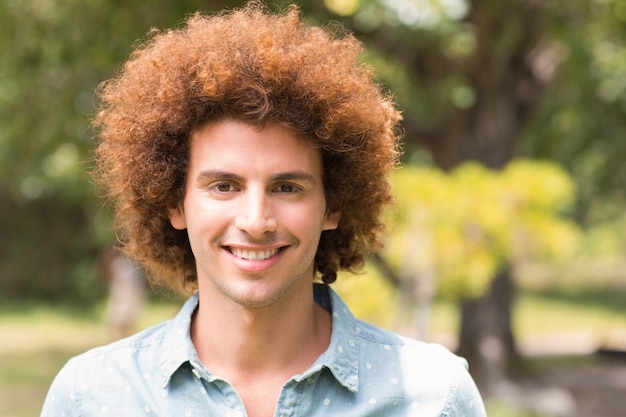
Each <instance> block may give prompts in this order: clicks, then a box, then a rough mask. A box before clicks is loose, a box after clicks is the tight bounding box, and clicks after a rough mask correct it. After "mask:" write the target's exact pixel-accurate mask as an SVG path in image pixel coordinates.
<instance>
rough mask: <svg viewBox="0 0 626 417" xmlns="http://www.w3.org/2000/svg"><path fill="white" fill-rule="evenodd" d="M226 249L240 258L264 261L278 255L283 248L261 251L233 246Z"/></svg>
mask: <svg viewBox="0 0 626 417" xmlns="http://www.w3.org/2000/svg"><path fill="white" fill-rule="evenodd" d="M225 249H226V250H227V251H229V252H230V253H232V254H233V255H235V256H236V257H237V258H240V259H245V260H249V261H264V260H266V259H269V258H271V257H272V256H274V255H276V254H277V253H278V252H280V251H281V249H282V248H276V249H267V250H259V251H255V250H248V249H239V248H231V247H226V248H225Z"/></svg>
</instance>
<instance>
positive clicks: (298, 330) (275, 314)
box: [191, 285, 331, 381]
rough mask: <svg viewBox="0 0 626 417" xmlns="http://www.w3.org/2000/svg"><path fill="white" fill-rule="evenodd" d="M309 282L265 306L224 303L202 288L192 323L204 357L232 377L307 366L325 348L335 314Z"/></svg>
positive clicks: (295, 370) (283, 372)
mask: <svg viewBox="0 0 626 417" xmlns="http://www.w3.org/2000/svg"><path fill="white" fill-rule="evenodd" d="M309 287H310V288H308V290H306V291H300V292H299V294H298V295H297V296H296V297H290V298H288V299H287V300H285V301H284V302H277V303H274V304H273V305H272V306H269V307H263V308H250V307H245V306H241V305H238V304H236V303H220V302H219V300H215V297H212V296H211V293H209V294H208V295H207V294H203V293H202V291H201V292H200V305H199V307H198V311H197V312H196V315H195V316H194V319H193V321H192V329H191V330H192V340H193V342H194V345H195V347H196V350H197V351H198V355H199V357H200V360H201V361H202V362H203V363H204V364H205V366H207V368H208V369H210V370H211V372H212V373H213V374H215V375H217V376H220V377H223V378H226V379H227V380H230V381H236V380H238V379H250V378H251V377H253V376H254V375H255V374H256V375H267V374H273V375H281V376H283V377H284V378H289V377H291V376H293V375H294V374H297V373H301V372H303V371H305V370H306V369H307V368H308V367H309V366H310V365H311V364H312V363H313V362H314V361H315V360H316V359H317V357H318V356H319V355H321V354H322V353H323V352H324V351H325V350H326V348H327V347H328V345H329V343H330V332H331V317H330V314H329V313H328V312H327V311H326V310H324V309H323V308H322V307H320V306H318V305H317V304H316V303H315V301H314V300H313V290H312V285H310V286H309Z"/></svg>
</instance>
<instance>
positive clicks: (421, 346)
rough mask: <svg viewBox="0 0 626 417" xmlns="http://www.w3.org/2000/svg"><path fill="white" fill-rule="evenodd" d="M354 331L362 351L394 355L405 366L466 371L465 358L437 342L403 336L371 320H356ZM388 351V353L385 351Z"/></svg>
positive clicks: (409, 367) (406, 367)
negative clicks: (370, 321) (369, 321)
mask: <svg viewBox="0 0 626 417" xmlns="http://www.w3.org/2000/svg"><path fill="white" fill-rule="evenodd" d="M355 324H356V334H357V337H358V338H359V341H360V345H361V348H362V349H363V353H364V354H367V353H377V354H382V355H383V356H393V357H395V358H397V360H398V361H399V362H400V363H401V364H402V365H403V366H404V367H405V369H412V368H416V369H419V368H425V367H428V368H432V367H433V366H436V367H439V368H445V369H458V370H459V371H466V370H467V368H468V366H467V361H466V360H465V359H463V358H461V357H460V356H457V355H455V354H454V353H452V352H451V351H450V350H448V349H447V348H445V347H444V346H441V345H439V344H436V343H427V342H423V341H419V340H415V339H413V338H410V337H406V336H402V335H399V334H397V333H394V332H391V331H389V330H385V329H381V328H379V327H376V326H374V325H372V324H370V323H367V322H364V321H361V320H356V319H355ZM384 352H388V354H386V355H385V354H384Z"/></svg>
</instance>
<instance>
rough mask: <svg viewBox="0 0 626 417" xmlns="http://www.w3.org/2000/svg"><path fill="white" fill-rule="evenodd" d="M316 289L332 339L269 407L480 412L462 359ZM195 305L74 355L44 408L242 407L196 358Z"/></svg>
mask: <svg viewBox="0 0 626 417" xmlns="http://www.w3.org/2000/svg"><path fill="white" fill-rule="evenodd" d="M315 293H316V300H317V302H318V303H319V304H320V305H322V306H323V307H324V308H326V309H328V310H331V311H332V315H333V321H332V336H331V342H330V346H329V347H328V350H327V351H326V352H325V353H323V354H322V355H321V356H320V357H319V358H318V359H317V361H316V362H315V363H314V364H313V365H312V366H311V367H310V368H309V369H308V370H307V371H306V372H304V373H302V374H300V375H294V376H293V377H292V378H291V379H290V380H289V381H287V382H286V383H285V384H284V385H283V388H282V391H281V393H280V397H279V399H278V402H277V404H276V410H275V414H274V415H275V416H281V417H282V416H308V417H316V416H325V417H327V416H329V415H330V416H350V417H361V416H381V417H390V416H394V417H396V416H419V417H435V416H437V417H444V416H445V417H452V416H456V417H461V416H463V417H479V416H485V415H486V414H485V410H484V406H483V403H482V400H481V398H480V395H479V393H478V390H477V389H476V386H475V384H474V382H473V380H472V378H471V377H470V375H469V374H468V372H467V363H466V361H465V360H463V359H462V358H459V357H458V356H455V355H453V354H452V353H450V352H449V351H448V350H446V349H444V348H443V347H440V346H438V345H433V344H427V343H423V342H418V341H415V340H412V339H408V338H404V337H401V336H398V335H396V334H393V333H390V332H387V331H384V330H381V329H379V328H376V327H374V326H372V325H370V324H367V323H365V322H362V321H360V320H357V319H355V318H354V316H353V315H352V314H351V313H350V311H349V310H348V308H347V307H346V305H345V304H344V303H343V301H342V300H341V299H340V298H339V296H337V294H335V293H334V292H333V291H332V290H330V288H328V287H327V286H321V285H316V286H315ZM197 306H198V296H197V295H195V296H193V297H191V298H190V299H189V300H188V301H187V302H186V303H185V305H184V306H183V308H182V309H181V311H180V312H179V314H178V315H177V316H176V317H175V318H174V319H172V320H169V321H166V322H164V323H161V324H159V325H156V326H154V327H152V328H150V329H147V330H145V331H143V332H141V333H139V334H137V335H135V336H132V337H130V338H127V339H124V340H121V341H118V342H115V343H112V344H110V345H107V346H103V347H99V348H96V349H92V350H90V351H88V352H86V353H84V354H82V355H80V356H77V357H75V358H73V359H71V360H70V361H69V362H68V363H67V364H66V365H65V367H64V368H63V369H62V370H61V371H60V372H59V374H58V375H57V377H56V378H55V380H54V382H53V383H52V386H51V388H50V391H49V392H48V396H47V398H46V401H45V403H44V406H43V411H42V413H41V416H42V417H63V416H67V417H69V416H71V417H78V416H81V417H94V416H99V417H101V416H107V415H109V416H115V417H122V416H133V417H138V416H147V417H149V416H164V417H175V416H181V417H191V416H211V417H212V416H216V417H217V416H219V417H235V416H238V417H243V416H245V415H246V411H245V409H244V406H243V403H242V402H241V400H240V398H239V396H238V395H237V392H235V390H234V389H233V387H232V386H231V385H230V384H229V383H228V381H225V380H224V379H221V378H219V377H217V376H215V375H213V374H212V373H211V371H210V370H209V369H207V368H205V367H204V366H203V365H202V363H201V362H200V360H199V359H198V355H197V353H196V350H195V348H194V346H193V344H192V342H191V338H190V333H189V329H190V324H191V316H192V314H193V312H194V311H195V310H196V308H197Z"/></svg>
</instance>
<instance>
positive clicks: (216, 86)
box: [42, 4, 485, 417]
mask: <svg viewBox="0 0 626 417" xmlns="http://www.w3.org/2000/svg"><path fill="white" fill-rule="evenodd" d="M361 51H362V46H361V44H360V43H359V42H358V41H357V40H356V39H354V38H353V37H351V36H345V37H338V36H335V35H333V34H331V33H330V32H328V31H326V30H323V29H320V28H316V27H310V26H307V25H305V24H304V23H303V22H302V21H301V20H300V17H299V13H298V10H297V9H296V8H295V7H292V8H290V9H289V10H288V11H287V12H286V13H284V14H270V13H268V12H267V11H265V10H264V9H263V8H262V7H260V6H258V5H256V4H252V5H248V6H246V7H244V8H242V9H240V10H236V11H232V12H227V13H222V14H218V15H214V16H211V17H207V16H202V15H195V16H193V17H191V18H190V19H188V21H187V22H186V25H185V26H184V27H182V28H180V29H177V30H173V31H169V32H164V33H157V34H153V35H152V37H151V38H150V39H149V41H148V42H147V43H145V44H143V45H141V46H140V47H139V48H138V49H137V50H136V51H135V52H134V54H133V55H132V56H131V58H130V60H129V61H128V62H127V63H126V65H125V66H124V69H123V71H122V72H121V73H120V74H119V76H118V77H116V78H115V79H113V80H111V81H109V82H107V83H105V84H104V85H103V87H102V88H101V90H100V98H101V103H102V104H101V109H100V112H99V114H98V115H97V117H96V125H97V126H98V127H99V128H100V143H99V147H98V149H97V155H96V156H97V162H98V171H97V174H98V178H99V180H100V181H101V182H102V183H103V184H104V185H105V186H106V187H107V189H108V190H109V194H110V196H111V197H112V199H113V200H114V201H115V202H116V222H117V225H118V228H119V230H120V239H121V240H122V243H123V246H124V249H125V251H126V253H128V254H129V255H130V256H132V257H133V258H134V259H136V260H138V261H139V262H141V263H142V264H143V265H144V266H145V267H146V268H147V270H149V271H150V272H151V277H152V279H153V280H154V281H155V282H160V283H165V284H167V285H168V286H169V287H171V288H174V289H180V290H183V291H188V292H189V293H191V294H193V295H192V296H191V298H190V299H189V300H188V301H187V303H186V304H185V305H184V307H183V308H182V310H181V311H180V313H179V314H178V315H177V316H176V318H174V319H172V320H170V321H167V322H165V323H162V324H160V325H157V326H155V327H153V328H151V329H148V330H146V331H144V332H141V333H139V334H137V335H135V336H132V337H130V338H127V339H124V340H121V341H119V342H116V343H113V344H111V345H108V346H104V347H101V348H97V349H94V350H92V351H90V352H87V353H85V354H83V355H80V356H78V357H76V358H74V359H72V360H70V361H69V362H68V364H67V365H66V366H65V367H64V368H63V369H62V370H61V372H60V373H59V375H58V376H57V378H56V379H55V381H54V383H53V384H52V387H51V389H50V392H49V394H48V397H47V399H46V402H45V404H44V408H43V413H42V416H46V417H52V416H54V417H57V416H96V415H98V416H100V415H103V414H109V415H115V416H150V415H160V416H246V415H247V416H251V417H255V416H261V417H267V416H274V415H275V416H322V415H323V416H328V415H349V416H357V417H358V416H410V415H414V416H422V417H427V416H464V417H468V416H470V417H471V416H484V415H485V412H484V408H483V405H482V402H481V399H480V396H479V394H478V391H477V389H476V387H475V385H474V383H473V381H472V379H471V378H470V376H469V374H468V372H467V370H466V363H465V362H464V361H463V360H462V359H460V358H458V357H456V356H454V355H452V354H451V353H449V352H448V351H446V350H445V349H443V348H442V347H439V346H435V345H429V344H425V343H421V342H418V341H414V340H409V339H406V338H402V337H400V336H398V335H395V334H392V333H389V332H386V331H383V330H380V329H377V328H375V327H373V326H371V325H368V324H366V323H363V322H361V321H358V320H356V319H355V318H354V317H353V316H352V315H351V314H350V312H349V311H348V309H347V307H346V306H345V305H344V304H343V302H342V301H341V299H340V298H339V297H338V296H337V295H336V294H335V293H334V292H333V291H332V290H331V289H330V288H329V286H328V284H329V283H332V282H333V281H334V280H335V279H336V274H337V272H338V271H339V270H346V271H357V270H359V269H360V268H361V267H362V266H363V262H364V259H365V257H366V256H367V254H368V252H369V251H370V250H371V249H372V248H375V247H376V246H377V245H379V239H380V232H381V229H382V224H381V223H380V220H379V217H380V214H381V210H382V209H383V207H384V206H385V205H386V204H388V203H390V202H391V200H392V197H391V195H390V191H389V185H388V183H387V179H386V178H387V174H388V173H389V171H390V170H391V169H393V167H394V166H395V164H396V162H397V157H398V148H397V141H398V135H397V132H398V130H397V124H398V122H399V120H400V115H399V112H398V111H397V110H396V109H395V108H394V106H393V104H392V102H391V101H390V100H389V98H387V97H385V96H384V95H383V94H382V93H381V91H380V89H379V87H378V86H377V85H376V84H375V83H374V82H373V81H372V74H371V71H370V70H369V69H368V68H367V67H365V66H363V65H361V64H359V56H360V53H361ZM316 281H317V282H316Z"/></svg>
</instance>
